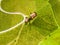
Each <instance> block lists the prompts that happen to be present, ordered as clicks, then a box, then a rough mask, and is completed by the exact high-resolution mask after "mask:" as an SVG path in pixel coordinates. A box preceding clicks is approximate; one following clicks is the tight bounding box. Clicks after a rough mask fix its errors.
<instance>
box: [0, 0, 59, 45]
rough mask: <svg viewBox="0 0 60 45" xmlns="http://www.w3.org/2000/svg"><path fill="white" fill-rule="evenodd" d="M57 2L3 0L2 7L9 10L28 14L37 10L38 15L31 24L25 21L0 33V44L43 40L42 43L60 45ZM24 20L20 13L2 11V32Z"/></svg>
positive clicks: (19, 44)
mask: <svg viewBox="0 0 60 45" xmlns="http://www.w3.org/2000/svg"><path fill="white" fill-rule="evenodd" d="M55 3H56V6H57V8H56V7H55ZM57 3H58V1H56V2H55V0H53V1H52V0H2V2H1V7H2V9H4V10H5V11H7V12H22V13H24V14H26V15H27V16H30V13H31V12H37V17H36V19H34V20H33V22H32V23H30V24H29V23H28V24H25V23H24V24H22V25H20V26H18V27H16V28H15V29H13V30H11V31H9V32H6V33H3V34H0V45H38V44H39V45H40V42H41V41H42V43H41V45H50V44H51V45H59V42H60V41H59V40H60V35H59V34H60V33H59V31H60V28H59V26H60V20H59V17H60V16H59V15H60V10H59V6H60V5H59V4H60V3H58V4H57ZM58 10H59V11H58ZM57 11H58V12H57ZM57 14H58V15H57ZM56 15H57V16H56ZM22 20H23V17H22V16H20V15H19V14H18V15H17V14H6V13H3V12H2V11H0V32H1V31H5V30H6V29H8V28H11V27H13V26H14V25H16V24H18V23H19V22H21V21H22ZM49 35H51V37H49ZM46 37H47V38H46ZM54 37H56V38H54ZM45 38H46V39H45ZM55 40H56V41H55ZM47 42H48V44H47ZM52 42H53V43H52ZM56 42H57V43H56Z"/></svg>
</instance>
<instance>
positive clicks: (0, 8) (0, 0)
mask: <svg viewBox="0 0 60 45" xmlns="http://www.w3.org/2000/svg"><path fill="white" fill-rule="evenodd" d="M1 2H2V0H0V11H2V12H4V13H7V14H19V15H21V16H23V17H24V19H23V21H21V22H19V23H18V24H16V25H15V26H13V27H11V28H9V29H6V30H4V31H1V32H0V34H2V33H5V32H8V31H11V30H12V29H14V28H16V27H18V26H20V25H21V24H23V23H24V22H25V17H26V15H25V14H23V13H21V12H7V11H5V10H3V9H2V7H1Z"/></svg>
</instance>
